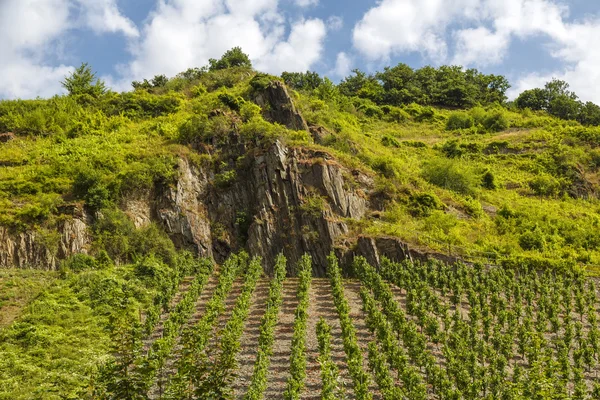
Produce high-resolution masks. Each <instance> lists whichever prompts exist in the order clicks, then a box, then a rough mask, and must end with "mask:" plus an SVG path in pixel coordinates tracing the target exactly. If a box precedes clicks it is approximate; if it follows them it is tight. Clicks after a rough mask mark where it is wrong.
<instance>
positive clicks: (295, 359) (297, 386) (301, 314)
mask: <svg viewBox="0 0 600 400" xmlns="http://www.w3.org/2000/svg"><path fill="white" fill-rule="evenodd" d="M298 269H299V271H300V272H299V276H300V283H299V286H298V292H297V297H298V306H297V308H296V317H295V319H294V335H293V337H292V350H291V351H292V354H291V358H290V362H291V366H290V377H289V379H288V380H287V384H286V389H285V392H284V393H283V398H284V399H285V400H297V399H299V398H300V392H301V391H302V389H303V387H304V380H305V378H306V344H305V335H306V323H307V320H308V302H309V298H308V291H309V290H310V283H311V279H312V260H311V258H310V256H309V255H306V254H305V255H304V256H303V257H302V258H301V259H300V262H299V268H298Z"/></svg>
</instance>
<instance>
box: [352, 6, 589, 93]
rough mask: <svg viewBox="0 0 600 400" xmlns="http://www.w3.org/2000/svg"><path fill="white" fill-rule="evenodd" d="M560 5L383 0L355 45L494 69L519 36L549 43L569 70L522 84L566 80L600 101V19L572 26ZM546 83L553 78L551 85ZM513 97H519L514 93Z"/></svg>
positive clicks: (382, 54) (357, 30) (375, 56)
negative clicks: (599, 47) (554, 79)
mask: <svg viewBox="0 0 600 400" xmlns="http://www.w3.org/2000/svg"><path fill="white" fill-rule="evenodd" d="M568 16H569V8H568V7H567V6H566V5H564V4H563V3H560V2H559V1H558V0H445V1H443V0H383V1H381V2H380V3H378V4H377V5H375V6H374V7H373V8H371V9H370V10H369V11H367V12H366V13H365V15H364V16H363V18H362V19H361V20H360V21H359V22H358V23H357V24H356V25H355V27H354V30H353V43H354V47H355V48H356V49H357V50H358V51H359V52H360V53H361V54H362V55H364V56H366V57H367V58H368V59H370V60H374V61H376V60H387V59H389V58H390V57H391V56H393V55H399V54H403V53H411V52H418V53H421V54H422V55H423V56H424V57H425V58H427V59H429V60H432V61H433V62H435V63H448V62H449V63H456V64H463V65H475V66H487V65H492V64H498V63H500V62H502V61H503V60H504V59H505V57H506V55H507V54H508V52H509V49H510V44H511V41H513V40H514V39H515V38H519V39H523V40H525V39H531V38H536V39H538V40H540V41H541V40H542V39H543V40H545V41H548V42H549V45H548V46H547V47H546V48H547V49H548V51H549V52H550V54H551V56H553V57H555V58H557V59H558V60H560V61H562V63H563V64H564V67H563V69H562V70H557V71H555V72H554V73H552V74H548V75H544V76H540V75H536V74H529V75H527V76H524V77H522V78H521V79H519V80H518V82H517V84H516V87H518V88H519V90H520V89H523V88H529V87H531V86H533V85H535V86H539V85H538V82H540V81H542V80H544V79H545V80H549V79H550V78H552V77H558V78H561V79H565V80H568V81H569V82H570V83H571V86H572V87H573V89H574V90H575V91H576V92H577V93H579V94H580V95H581V97H582V98H586V99H592V100H594V101H596V102H600V93H599V92H598V91H597V90H595V89H594V87H599V86H600V71H599V70H598V69H597V68H594V65H596V66H597V65H599V64H598V63H599V62H600V54H599V52H598V51H595V50H594V49H595V48H596V47H597V46H596V42H597V39H598V38H599V37H600V18H596V19H588V20H585V21H575V22H572V21H570V20H569V19H568ZM544 82H545V81H544ZM511 93H514V91H513V92H511Z"/></svg>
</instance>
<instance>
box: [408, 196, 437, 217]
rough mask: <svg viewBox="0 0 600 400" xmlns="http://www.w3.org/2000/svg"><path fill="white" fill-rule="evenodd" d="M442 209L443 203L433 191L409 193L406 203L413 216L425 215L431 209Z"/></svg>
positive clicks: (431, 210) (428, 213)
mask: <svg viewBox="0 0 600 400" xmlns="http://www.w3.org/2000/svg"><path fill="white" fill-rule="evenodd" d="M443 209H444V203H442V202H441V201H440V199H439V198H438V197H437V196H436V195H435V194H433V193H418V194H415V195H411V196H410V199H409V203H408V210H409V212H410V213H411V214H412V215H413V216H415V217H427V216H429V215H431V213H432V212H433V211H435V210H443Z"/></svg>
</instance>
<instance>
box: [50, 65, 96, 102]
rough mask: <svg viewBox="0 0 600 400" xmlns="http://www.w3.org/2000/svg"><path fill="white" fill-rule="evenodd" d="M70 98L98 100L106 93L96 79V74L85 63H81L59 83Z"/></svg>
mask: <svg viewBox="0 0 600 400" xmlns="http://www.w3.org/2000/svg"><path fill="white" fill-rule="evenodd" d="M61 84H62V86H63V87H64V88H65V89H66V90H67V92H68V93H69V95H70V96H78V97H80V98H84V97H85V96H90V97H92V98H98V97H100V96H102V95H103V94H104V93H106V85H105V84H104V82H103V81H101V80H100V79H98V78H96V74H95V73H94V72H93V71H92V68H91V67H90V66H89V65H88V64H87V63H82V64H81V65H80V66H79V67H78V68H76V69H75V71H73V72H72V73H71V74H70V75H69V76H67V77H65V80H64V81H62V82H61Z"/></svg>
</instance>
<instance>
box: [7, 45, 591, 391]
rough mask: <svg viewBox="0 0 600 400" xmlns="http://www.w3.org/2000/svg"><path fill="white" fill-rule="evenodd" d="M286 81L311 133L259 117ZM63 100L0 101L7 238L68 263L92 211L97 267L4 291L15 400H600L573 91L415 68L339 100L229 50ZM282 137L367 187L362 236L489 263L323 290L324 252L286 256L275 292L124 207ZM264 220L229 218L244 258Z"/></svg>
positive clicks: (258, 275)
mask: <svg viewBox="0 0 600 400" xmlns="http://www.w3.org/2000/svg"><path fill="white" fill-rule="evenodd" d="M274 81H276V82H282V83H283V84H285V86H287V88H288V89H289V92H290V94H291V97H292V99H293V102H294V105H295V108H297V110H298V111H299V113H300V114H301V115H302V117H303V118H304V120H305V121H306V123H307V126H308V127H309V130H304V129H299V130H296V129H291V128H289V127H286V126H283V125H279V124H276V123H273V122H272V121H269V120H268V118H266V116H268V115H269V111H272V110H269V109H268V108H269V106H268V105H265V104H263V106H262V107H261V106H259V105H258V103H259V102H258V101H257V98H258V96H259V95H260V94H261V93H263V92H264V91H265V90H266V89H267V88H269V87H272V86H273V82H274ZM63 84H64V87H65V89H66V90H67V91H68V94H66V95H60V96H55V97H53V98H50V99H36V100H11V101H6V100H5V101H0V134H3V133H4V132H7V133H8V132H11V134H3V135H0V138H1V139H2V141H3V143H0V166H2V168H0V232H2V235H3V240H8V239H7V238H8V237H16V236H14V235H19V234H20V233H24V232H32V231H33V232H35V233H36V235H35V240H36V241H37V243H36V244H37V245H41V246H43V247H44V248H45V250H46V251H48V252H49V253H50V254H51V255H52V256H54V257H59V243H60V241H61V234H60V232H59V231H58V230H57V227H58V226H60V224H61V223H62V222H64V221H66V220H69V219H71V218H73V213H74V212H73V210H74V209H76V210H81V209H83V210H85V212H86V215H89V216H90V225H89V234H90V237H91V243H90V245H89V248H88V249H87V250H88V252H89V255H82V254H79V255H75V256H73V257H71V258H69V259H66V260H62V262H61V264H60V265H61V266H60V268H59V270H58V271H27V270H21V271H20V270H7V271H5V272H3V273H2V274H0V290H1V291H2V295H1V296H0V314H2V317H3V318H2V319H0V329H1V330H0V399H4V398H6V399H27V398H32V397H34V398H43V399H55V398H120V399H123V398H128V399H129V398H131V399H139V398H161V397H162V398H199V397H200V398H201V397H202V394H201V393H206V390H211V391H212V392H211V395H213V396H214V398H228V397H231V396H234V397H238V398H239V397H242V396H246V398H249V399H250V398H261V396H265V393H266V396H269V395H272V394H274V393H275V394H277V393H278V394H281V395H282V396H285V398H290V399H291V398H298V396H301V397H302V396H306V394H307V393H309V391H310V390H312V391H318V392H319V393H322V396H323V398H340V396H344V395H350V396H354V397H355V398H365V399H369V398H371V396H372V395H373V394H374V395H375V397H380V396H384V397H385V398H404V397H410V398H415V399H421V398H431V397H432V396H433V397H435V398H448V399H458V398H467V399H471V398H472V399H476V398H485V396H487V398H514V399H519V398H558V397H560V398H572V399H583V398H595V397H594V396H596V397H597V396H598V380H597V376H596V371H597V369H598V353H599V349H598V348H599V345H598V330H597V326H596V325H597V323H596V321H597V299H596V293H595V292H596V288H595V285H594V284H593V283H590V282H592V281H586V279H584V278H585V276H586V274H587V275H589V274H597V273H598V272H599V271H600V268H599V267H598V265H600V233H599V232H600V230H599V229H598V228H599V224H600V218H599V217H598V212H599V211H600V201H599V199H598V195H599V193H598V184H599V182H600V170H599V168H600V150H599V145H600V127H598V126H597V125H599V124H600V117H599V116H600V108H598V106H596V105H594V104H592V103H585V104H584V103H582V102H580V101H579V100H578V98H577V96H576V95H575V94H574V93H572V92H570V91H569V90H568V85H567V84H566V83H565V82H561V81H556V80H554V81H552V82H549V83H548V84H547V85H546V86H545V87H544V88H540V89H534V90H531V91H526V92H524V93H523V94H521V95H520V96H519V97H518V98H517V99H516V100H515V101H508V99H507V97H506V91H507V89H508V88H509V83H508V82H507V80H506V79H505V78H504V77H502V76H494V75H486V74H483V73H481V72H479V71H476V70H463V69H462V68H460V67H452V66H442V67H439V68H432V67H425V68H421V69H418V70H413V69H411V68H410V67H408V66H406V65H404V64H400V65H397V66H395V67H390V68H386V69H384V71H382V72H379V73H376V74H373V75H368V74H366V73H364V72H361V71H358V70H357V71H354V72H353V73H352V75H351V76H349V77H346V78H345V79H344V80H342V82H340V83H339V84H334V83H333V82H331V81H330V80H329V79H327V78H325V77H321V76H319V75H318V74H316V73H314V72H310V71H309V72H306V73H283V74H282V75H281V76H280V77H277V76H271V75H268V74H263V73H260V72H257V71H255V70H253V69H252V66H251V63H250V61H249V59H248V57H247V56H246V55H245V54H244V53H243V52H242V51H241V49H239V48H235V49H232V50H230V51H229V52H227V53H226V54H225V55H224V56H223V57H222V58H221V59H219V60H210V61H209V65H208V66H206V67H202V68H191V69H189V70H187V71H184V72H182V73H180V74H178V75H177V76H175V77H166V76H164V75H158V76H155V77H153V78H149V79H144V80H142V81H136V82H133V83H132V86H133V89H134V90H132V91H131V92H125V93H115V92H113V91H111V90H109V89H107V88H106V86H105V84H104V83H103V82H102V81H101V80H99V79H98V78H97V77H96V76H95V75H94V73H93V70H92V69H91V67H90V66H88V65H86V64H84V65H82V66H81V67H80V68H79V69H77V70H76V71H75V72H74V73H73V74H72V75H71V76H68V77H66V78H65V80H64V82H63ZM276 142H278V143H281V144H283V146H286V147H287V148H292V149H302V150H306V151H305V152H301V153H299V154H301V155H302V156H306V155H307V154H310V155H314V158H313V159H311V160H307V163H312V164H314V165H323V164H327V163H335V164H339V165H343V166H344V167H345V168H346V169H344V170H342V171H343V172H340V173H347V174H353V173H354V172H356V175H360V176H363V177H366V179H368V180H369V181H370V182H372V184H370V186H369V192H368V193H364V196H365V198H367V200H368V202H369V204H370V205H371V208H370V209H369V210H368V212H367V213H366V214H365V216H364V217H363V218H360V219H354V218H347V221H344V222H346V223H347V225H348V226H349V231H348V232H346V233H345V234H344V237H343V238H342V239H344V241H347V242H352V239H356V237H358V236H359V235H367V236H373V237H378V236H384V235H389V236H393V237H397V238H399V239H400V240H401V241H402V242H403V243H407V244H408V245H410V246H411V247H412V248H427V249H430V250H433V251H435V252H437V253H438V254H439V255H444V254H445V255H451V256H456V257H458V258H461V259H463V260H466V261H474V262H476V265H475V267H474V268H471V267H466V266H465V265H463V264H460V263H459V264H456V265H451V266H449V265H445V264H440V263H436V262H429V263H427V264H423V265H421V264H419V263H414V264H413V263H408V262H407V263H404V264H396V263H392V262H389V261H387V260H382V265H380V267H381V269H380V270H379V271H375V270H374V269H373V268H371V267H370V266H368V265H367V264H366V261H365V260H363V259H360V258H357V259H356V262H355V263H354V266H353V267H351V265H340V266H338V264H337V260H336V259H335V257H333V256H332V257H330V258H329V264H328V267H327V271H328V273H329V280H325V279H320V278H314V279H312V284H311V274H310V271H311V268H313V266H311V261H310V258H309V257H303V258H302V259H301V262H300V263H299V264H298V265H297V266H296V265H291V264H290V265H286V261H285V258H284V257H283V256H280V257H278V258H277V260H276V262H275V263H274V265H271V266H269V267H272V268H273V272H274V277H273V278H271V279H268V278H266V277H264V276H263V275H262V269H261V264H260V262H261V261H260V260H259V259H258V258H255V257H250V256H248V255H247V254H245V253H243V252H242V253H240V254H236V255H233V256H232V257H231V258H229V259H228V261H226V262H224V263H222V265H220V266H216V265H213V263H212V262H211V261H208V260H204V259H198V258H196V256H195V255H194V254H191V253H189V252H186V251H183V250H182V249H180V248H177V247H176V246H175V244H174V243H173V242H172V240H170V238H169V236H168V235H167V233H166V232H165V231H164V228H163V227H162V226H160V225H159V224H156V223H152V222H149V223H147V224H143V226H141V227H136V224H135V221H133V220H132V219H131V218H129V217H128V216H127V215H126V213H125V212H124V211H123V208H124V207H123V206H124V204H125V203H126V202H127V201H128V200H129V199H130V198H136V196H138V195H139V194H140V193H151V192H152V191H153V190H155V189H156V188H157V187H160V188H167V189H173V188H174V187H175V186H177V185H178V182H179V181H178V180H177V179H178V177H179V175H180V174H181V173H182V172H181V171H180V163H179V161H180V160H181V159H184V160H186V162H188V163H189V164H191V165H193V166H194V167H195V168H197V169H198V170H201V171H204V172H205V173H206V176H208V179H209V181H210V183H211V185H213V187H214V188H215V190H216V191H224V190H226V189H227V188H230V187H231V186H232V184H233V183H235V182H236V181H237V180H238V179H240V176H243V173H244V169H245V168H246V166H247V165H248V164H247V159H248V158H249V157H254V156H255V155H257V156H258V157H260V156H262V154H263V153H264V152H266V151H267V149H269V148H271V147H272V145H273V144H274V143H276ZM231 148H235V150H236V152H232V151H230V149H231ZM344 182H345V184H346V185H359V183H357V182H356V181H355V180H352V179H348V180H345V181H344ZM302 201H303V202H302V205H301V206H300V207H299V208H301V209H300V210H298V211H299V212H300V213H302V214H306V215H309V216H317V217H323V216H324V213H323V211H324V209H326V208H327V207H328V204H327V202H328V199H327V198H326V197H325V196H321V195H319V194H318V193H317V192H309V195H308V196H306V198H304V199H302ZM179 211H181V210H179ZM253 218H254V219H253ZM256 218H258V217H255V216H252V215H246V214H245V213H244V212H237V213H236V214H235V219H236V221H235V226H236V229H237V231H236V232H237V235H238V238H237V240H238V241H237V242H236V243H239V244H241V245H240V246H239V247H243V244H244V240H247V237H248V227H249V225H250V224H251V223H258V224H263V223H266V222H268V221H259V220H257V219H256ZM210 230H211V232H210V235H212V236H213V238H214V239H215V240H219V238H220V236H225V235H227V232H225V231H224V229H223V227H221V226H218V224H215V225H214V226H210ZM292 233H293V232H292ZM299 234H302V235H305V236H307V237H309V238H310V239H311V240H313V242H316V241H318V240H319V237H318V236H315V235H316V234H315V232H300V233H299ZM11 235H13V236H11ZM27 245H28V246H29V245H30V243H27ZM235 250H237V249H235ZM282 250H284V251H285V249H276V251H277V252H279V251H282ZM313 262H314V261H313ZM481 263H488V264H495V265H501V266H502V268H490V269H487V268H483V266H482V264H481ZM313 265H314V264H313ZM323 268H325V267H324V266H323ZM313 270H314V269H313ZM297 272H298V275H299V279H290V278H287V279H286V273H287V275H295V273H297ZM349 276H352V277H354V278H358V279H357V280H352V279H347V278H348V277H349ZM361 289H362V290H361ZM392 292H393V293H392ZM290 299H299V300H298V302H297V303H294V302H293V301H296V300H293V301H292V300H290ZM261 307H263V308H261ZM5 317H6V318H5ZM286 317H289V320H288V321H287V322H285V321H284V320H285V318H286ZM321 317H322V318H323V319H321ZM13 320H14V322H13ZM5 325H6V326H5ZM252 329H255V331H252ZM292 330H293V334H292ZM357 331H358V333H357ZM399 332H401V333H402V334H401V335H402V337H401V339H402V343H404V344H402V343H400V341H399V340H398V338H399V337H400V336H399ZM286 333H287V334H289V338H288V336H286ZM274 349H275V350H274ZM249 354H250V356H249ZM249 359H251V360H250V361H248V360H249ZM243 360H246V361H243ZM282 360H283V361H282ZM244 363H246V364H244ZM274 370H281V371H286V372H285V373H286V374H287V373H288V372H289V374H288V375H286V376H289V378H286V380H285V382H283V383H280V384H278V383H277V381H276V380H275V379H274V378H273V371H274ZM240 371H242V372H240ZM491 371H493V372H494V373H492V372H491ZM531 382H533V384H530V383H531ZM278 385H280V386H278ZM394 385H396V386H394ZM309 394H314V393H309ZM544 396H546V397H544ZM586 396H588V397H586ZM590 396H591V397H590Z"/></svg>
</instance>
